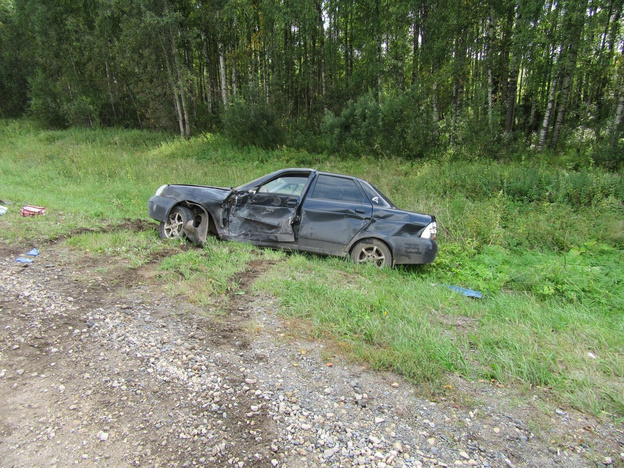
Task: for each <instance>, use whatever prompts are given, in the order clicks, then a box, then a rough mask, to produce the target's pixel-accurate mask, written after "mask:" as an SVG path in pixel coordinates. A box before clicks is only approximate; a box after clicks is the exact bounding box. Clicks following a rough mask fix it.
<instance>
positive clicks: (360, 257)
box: [351, 239, 392, 268]
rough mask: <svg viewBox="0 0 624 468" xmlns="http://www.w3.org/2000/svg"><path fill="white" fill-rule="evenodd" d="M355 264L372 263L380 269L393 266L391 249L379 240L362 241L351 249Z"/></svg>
mask: <svg viewBox="0 0 624 468" xmlns="http://www.w3.org/2000/svg"><path fill="white" fill-rule="evenodd" d="M351 260H353V263H372V264H374V265H375V266H378V267H379V268H382V267H390V266H392V252H391V251H390V248H388V246H387V245H386V244H384V243H383V242H381V241H379V240H377V239H366V240H361V241H360V242H358V243H357V244H355V246H354V247H353V248H352V249H351Z"/></svg>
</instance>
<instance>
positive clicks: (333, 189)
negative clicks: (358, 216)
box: [311, 175, 365, 203]
mask: <svg viewBox="0 0 624 468" xmlns="http://www.w3.org/2000/svg"><path fill="white" fill-rule="evenodd" d="M311 197H312V198H320V199H323V200H333V201H342V202H351V203H364V201H365V198H364V194H362V192H361V190H360V189H359V188H358V186H357V185H356V184H355V182H354V181H353V180H352V179H347V178H345V177H334V176H329V175H320V176H319V177H318V180H317V181H316V186H315V187H314V192H313V193H312V195H311Z"/></svg>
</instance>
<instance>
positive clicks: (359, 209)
mask: <svg viewBox="0 0 624 468" xmlns="http://www.w3.org/2000/svg"><path fill="white" fill-rule="evenodd" d="M355 212H356V213H359V214H366V210H365V209H363V208H356V209H355Z"/></svg>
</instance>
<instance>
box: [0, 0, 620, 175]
mask: <svg viewBox="0 0 624 468" xmlns="http://www.w3.org/2000/svg"><path fill="white" fill-rule="evenodd" d="M623 3H624V0H0V116H2V117H15V116H21V115H24V114H26V115H29V116H30V117H32V118H35V119H37V120H40V121H42V122H43V123H45V124H46V125H50V126H56V127H63V126H72V125H75V126H123V127H142V128H150V129H165V130H170V131H176V132H179V133H180V134H181V135H182V136H185V137H189V136H190V135H192V134H193V133H199V132H202V131H205V130H223V131H225V132H226V133H227V134H228V135H229V136H230V137H231V138H232V139H233V140H234V141H236V142H238V143H243V144H256V145H259V146H264V147H275V146H278V145H280V144H284V143H286V144H289V145H292V146H298V147H305V148H308V149H312V150H316V151H318V150H321V151H322V150H329V151H341V152H344V153H345V154H348V153H351V154H371V155H398V156H403V157H409V158H417V157H422V156H425V155H427V154H428V153H429V152H431V151H432V150H433V149H435V150H436V151H438V152H440V151H441V152H445V151H463V152H465V153H466V154H473V155H476V156H485V157H493V158H495V157H500V156H501V155H504V154H511V153H514V152H526V151H527V150H530V151H533V152H535V153H540V152H546V154H553V153H555V152H560V153H577V154H584V155H589V156H590V157H591V158H592V160H594V161H596V162H597V163H599V164H603V165H605V166H607V167H611V168H617V167H620V166H621V164H622V162H623V161H624V139H623V138H622V137H623V132H622V127H623V123H622V120H623V119H624V57H623V54H624V34H623V31H622V25H623V21H624V20H623V18H622V6H623ZM459 149H460V150H459Z"/></svg>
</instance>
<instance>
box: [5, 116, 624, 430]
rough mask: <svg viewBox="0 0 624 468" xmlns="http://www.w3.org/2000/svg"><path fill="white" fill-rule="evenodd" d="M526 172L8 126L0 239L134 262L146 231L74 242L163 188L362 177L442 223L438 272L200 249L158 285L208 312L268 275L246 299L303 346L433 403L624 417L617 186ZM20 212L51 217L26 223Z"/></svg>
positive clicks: (596, 176)
mask: <svg viewBox="0 0 624 468" xmlns="http://www.w3.org/2000/svg"><path fill="white" fill-rule="evenodd" d="M536 158H537V156H536V155H530V154H529V155H526V156H525V157H524V158H515V159H514V160H510V161H505V162H501V161H498V162H491V161H479V160H476V161H457V160H452V159H448V158H444V157H441V158H439V159H438V160H417V161H408V160H398V159H397V160H377V159H371V158H365V157H362V158H347V159H344V158H340V157H339V156H338V155H331V156H330V155H316V154H308V153H305V152H301V151H293V150H289V149H282V150H278V151H273V152H267V151H262V150H258V149H254V148H251V149H245V150H240V149H236V148H233V147H232V146H231V145H229V144H228V143H227V141H225V140H223V139H222V138H221V137H219V136H216V135H202V136H197V137H194V138H193V139H191V140H190V141H183V140H180V139H177V138H175V137H172V136H169V135H165V134H158V133H148V132H142V131H132V130H119V129H100V130H84V129H71V130H65V131H44V130H40V129H37V128H35V127H34V126H33V125H32V124H31V123H30V122H28V121H8V120H5V121H0V200H3V201H4V202H9V203H11V204H8V203H7V204H6V206H7V207H8V208H9V210H8V212H7V214H6V215H4V216H2V217H0V240H2V241H4V242H8V243H14V244H26V245H28V246H31V245H32V246H36V245H37V244H38V243H43V242H45V241H46V240H47V239H50V238H56V237H59V236H63V237H64V238H67V241H66V242H67V243H68V244H69V245H70V246H72V247H73V248H76V249H88V250H89V251H90V252H91V254H96V255H108V256H111V257H124V258H127V259H130V260H131V264H132V265H134V266H139V265H141V264H143V263H144V262H146V261H147V259H148V258H150V256H151V255H152V254H153V253H155V252H159V251H163V250H165V249H166V248H167V244H166V243H165V242H163V241H161V240H159V239H158V234H157V231H156V229H154V230H153V231H152V230H147V231H142V232H134V231H131V230H123V229H121V230H114V231H103V232H93V233H85V232H82V231H80V229H81V228H85V227H92V226H98V225H102V226H104V225H111V224H123V223H124V222H127V221H126V220H137V219H147V208H146V204H147V199H148V198H149V197H150V196H151V195H152V194H153V192H154V191H155V190H156V188H157V187H158V186H160V185H162V184H163V183H168V182H176V183H189V184H193V183H200V184H210V185H218V186H232V185H239V184H241V183H243V182H246V181H249V180H251V179H253V178H255V177H257V176H260V175H263V174H265V173H267V172H269V171H272V170H275V169H279V168H283V167H315V168H318V169H321V170H327V171H333V172H342V173H348V174H351V175H356V176H359V177H362V178H365V179H368V180H370V181H371V182H373V183H374V184H375V185H376V186H377V187H379V188H380V189H381V190H382V191H384V192H385V193H386V194H387V195H388V196H389V197H390V198H391V199H392V200H393V201H394V202H395V204H397V205H398V206H400V207H401V208H405V209H410V210H415V211H421V212H427V213H432V214H435V215H436V216H437V218H438V224H439V237H438V242H439V245H440V253H439V256H438V258H437V260H436V262H435V263H433V264H432V265H427V266H423V267H400V268H396V269H393V270H387V269H386V270H378V269H376V268H372V267H363V266H355V265H352V264H351V263H350V262H348V261H346V260H343V259H335V258H322V257H316V256H310V255H301V254H290V255H286V254H284V253H281V252H272V251H261V250H260V251H259V250H258V249H254V248H252V247H251V246H249V245H244V244H235V243H225V242H219V241H216V240H214V239H211V240H210V241H209V242H207V243H206V244H205V246H204V248H203V249H197V248H196V249H190V250H186V251H184V252H181V253H179V254H177V255H174V256H170V257H168V258H166V259H165V260H163V261H162V264H161V266H160V268H161V272H162V274H161V276H160V278H159V279H158V281H162V282H163V284H164V285H165V286H166V287H168V288H169V289H170V290H171V291H172V293H181V292H182V293H185V294H187V295H189V296H190V297H191V299H192V300H193V301H195V302H197V303H199V304H205V305H206V311H207V313H218V307H216V304H217V303H218V301H217V300H218V299H220V298H222V297H223V296H224V295H225V294H226V292H227V291H230V292H231V291H233V290H234V291H236V288H237V287H238V285H237V281H238V279H237V278H239V276H237V275H238V274H239V273H240V272H241V271H244V270H245V268H246V266H247V265H248V264H249V263H250V262H253V261H257V260H267V259H269V260H272V261H276V263H275V265H274V266H273V267H272V268H271V269H269V270H268V271H267V273H266V274H264V275H263V276H262V277H261V278H260V279H259V280H258V281H256V283H255V286H254V288H255V290H256V291H257V292H258V293H263V294H272V295H274V296H275V297H277V298H278V300H279V304H280V311H279V312H280V313H281V314H283V315H284V316H285V317H289V318H290V319H292V320H291V322H292V323H303V324H305V326H302V327H298V328H297V330H298V331H297V332H298V333H305V334H306V335H307V336H308V337H309V338H312V339H323V340H328V341H330V342H332V343H334V344H335V345H336V346H337V347H338V348H340V349H341V350H342V352H343V353H344V355H345V356H347V357H349V358H354V359H360V360H364V361H366V362H368V363H369V364H370V365H371V366H373V367H376V368H380V369H392V370H394V371H397V372H400V373H402V374H403V375H405V376H406V377H408V378H410V379H411V380H413V381H415V382H418V383H423V384H426V385H428V386H429V388H431V389H433V390H434V391H435V389H436V388H442V387H443V385H444V382H445V379H446V378H447V376H448V375H449V374H451V373H454V374H460V375H462V376H464V377H465V378H467V379H475V380H476V379H487V380H490V379H494V380H495V381H497V382H500V383H502V384H504V385H514V386H520V387H526V388H527V389H529V388H533V389H535V388H539V389H542V390H544V391H545V392H546V393H547V394H548V395H550V396H551V397H552V398H554V399H555V400H557V401H558V402H559V403H560V404H562V405H570V406H573V407H576V408H578V409H580V410H582V411H585V412H590V413H593V414H598V415H600V414H602V415H605V416H612V417H615V418H623V417H624V285H623V280H624V255H622V253H623V252H622V251H623V248H624V205H623V200H624V181H623V180H622V177H621V175H618V174H613V173H608V172H604V171H601V170H599V169H596V168H592V167H589V168H585V169H577V168H574V167H568V166H566V165H565V164H563V163H557V164H555V163H553V162H551V163H548V162H547V161H541V160H536ZM0 204H5V203H0ZM24 204H33V205H41V206H45V207H46V208H47V214H46V216H43V217H33V218H22V217H21V216H19V208H20V207H21V205H24ZM80 232H82V233H80ZM445 285H456V286H462V287H467V288H471V289H476V290H479V291H481V292H482V293H483V294H484V298H483V299H481V300H473V299H468V298H466V297H464V296H462V295H460V294H457V293H456V292H454V291H452V290H450V289H449V288H447V287H445ZM209 311H212V312H209ZM303 330H305V332H304V331H303Z"/></svg>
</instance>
